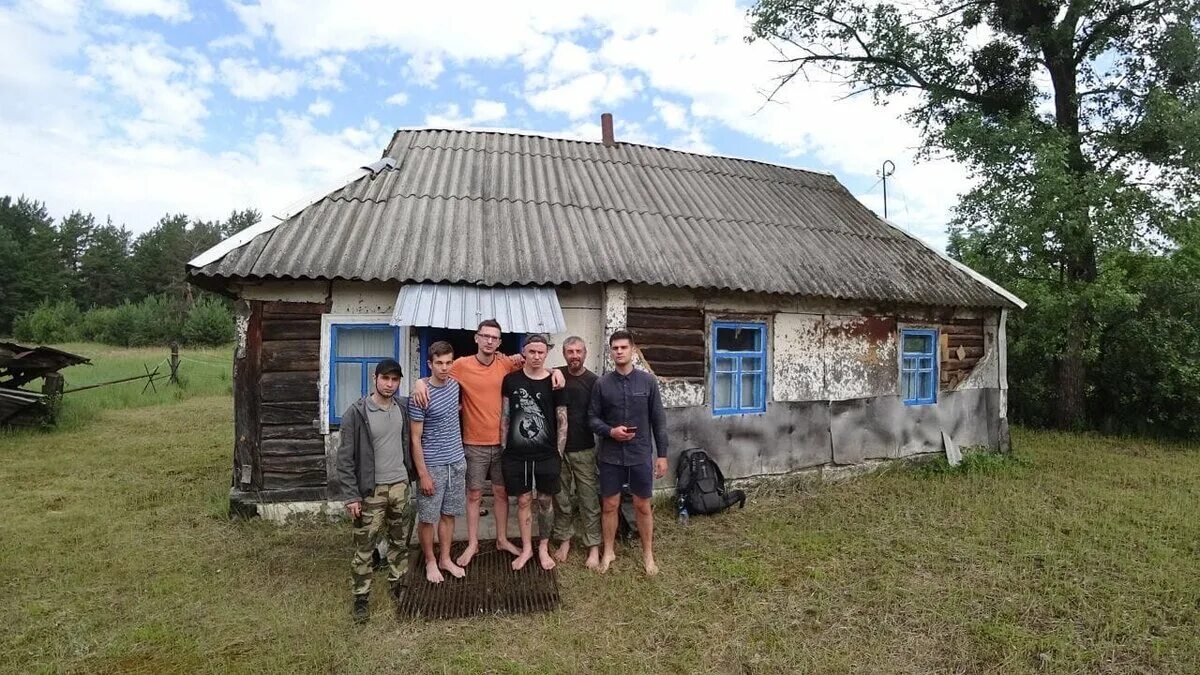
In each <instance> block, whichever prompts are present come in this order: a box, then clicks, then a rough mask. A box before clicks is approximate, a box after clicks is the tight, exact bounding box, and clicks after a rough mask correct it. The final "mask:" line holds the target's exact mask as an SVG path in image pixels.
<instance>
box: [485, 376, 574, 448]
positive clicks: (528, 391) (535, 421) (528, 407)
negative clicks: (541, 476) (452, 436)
mask: <svg viewBox="0 0 1200 675" xmlns="http://www.w3.org/2000/svg"><path fill="white" fill-rule="evenodd" d="M500 393H501V395H502V396H504V397H505V398H507V399H508V438H507V439H506V440H507V444H506V446H505V450H504V452H505V453H506V454H507V455H508V456H510V457H514V458H516V459H523V460H540V459H546V458H548V457H552V456H554V455H557V454H558V447H557V444H558V420H557V417H556V416H555V414H554V409H555V408H556V407H558V406H561V405H566V402H565V400H564V398H563V395H562V390H559V391H555V390H554V386H553V384H552V378H551V377H550V375H549V374H547V375H546V377H544V378H542V379H540V380H533V379H530V378H529V376H528V375H526V374H525V371H524V370H518V371H517V372H515V373H509V374H508V375H505V376H504V383H503V384H502V385H501V388H500ZM569 430H570V429H569V427H568V431H569Z"/></svg>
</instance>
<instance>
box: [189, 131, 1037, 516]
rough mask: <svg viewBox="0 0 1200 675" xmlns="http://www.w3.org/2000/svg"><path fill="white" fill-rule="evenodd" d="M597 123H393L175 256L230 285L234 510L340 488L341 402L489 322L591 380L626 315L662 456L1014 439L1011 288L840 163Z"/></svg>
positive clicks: (514, 345)
mask: <svg viewBox="0 0 1200 675" xmlns="http://www.w3.org/2000/svg"><path fill="white" fill-rule="evenodd" d="M603 122H604V124H603V129H604V133H603V140H602V141H601V142H583V141H575V140H564V139H558V138H549V137H545V136H539V135H532V134H520V133H508V132H493V131H453V130H441V129H412V130H400V131H397V132H396V133H395V135H394V136H393V137H392V141H391V143H390V144H389V145H388V147H387V149H386V150H385V151H384V152H383V157H382V158H381V159H380V160H379V161H377V162H375V163H373V164H371V165H370V166H367V167H364V168H363V169H362V170H361V172H360V173H359V175H357V176H356V177H353V178H352V179H350V180H349V181H348V182H346V183H345V184H344V185H342V186H339V187H337V188H336V189H335V190H333V191H332V192H330V193H328V194H326V195H324V196H323V197H321V198H319V199H317V200H316V201H314V202H312V203H310V204H308V205H306V206H304V207H303V208H300V209H299V210H297V211H296V212H295V213H292V214H288V215H286V217H285V218H283V219H282V220H279V221H277V222H271V223H263V224H260V225H258V226H256V227H254V228H251V229H250V230H247V231H246V232H243V233H240V234H238V235H236V236H234V237H232V238H230V239H229V240H227V241H225V242H223V243H221V244H219V245H218V246H216V247H214V248H213V249H212V250H210V251H208V252H206V253H204V254H203V255H201V256H199V257H197V258H196V259H195V260H193V261H192V262H191V263H190V264H189V278H190V279H191V281H192V283H195V284H196V285H198V286H201V287H204V288H207V289H210V290H214V291H217V292H220V293H224V294H226V295H228V296H230V297H232V298H234V299H235V300H236V306H237V336H238V337H237V347H236V355H235V361H234V399H235V415H234V424H235V429H236V435H235V447H234V459H233V485H232V492H231V500H232V502H233V503H234V505H235V506H236V507H238V508H241V509H243V510H256V511H257V512H259V513H261V514H263V515H268V516H272V515H280V514H283V513H287V512H288V511H289V510H291V509H295V508H299V507H300V506H301V504H299V503H303V505H305V506H314V505H316V504H317V503H324V502H326V501H327V500H329V499H330V498H331V497H336V495H331V494H330V493H329V491H328V487H327V486H328V485H329V484H330V477H331V476H332V474H333V466H334V459H335V454H336V452H337V447H338V422H339V416H340V414H341V413H342V411H343V410H344V409H345V408H346V406H347V405H349V403H350V402H352V401H353V400H355V399H356V398H358V397H360V396H362V395H363V394H364V393H367V392H368V391H369V390H368V387H369V386H370V381H371V378H370V373H372V372H373V371H372V368H373V366H374V363H375V362H376V361H378V360H379V359H381V358H384V357H394V358H396V359H397V360H399V361H400V362H401V363H402V364H405V366H406V372H405V375H406V376H405V383H404V385H405V387H407V386H408V385H410V384H411V382H412V380H413V377H414V376H417V375H420V374H421V373H422V372H423V371H424V369H425V359H424V358H423V357H422V356H421V354H422V353H423V348H424V347H425V346H426V345H428V344H429V343H430V342H431V341H434V340H438V339H448V340H450V341H451V342H452V343H454V344H455V345H456V351H458V353H459V354H469V353H473V352H474V343H473V342H472V340H471V335H472V333H473V331H474V329H475V327H476V325H477V324H478V322H479V321H480V320H482V319H485V318H496V319H498V320H499V321H500V323H501V324H502V325H503V327H504V330H505V347H504V348H505V351H506V352H511V351H514V350H516V349H518V348H519V346H520V338H521V335H522V334H525V333H529V332H534V331H538V332H549V333H551V334H552V335H553V336H554V340H555V342H557V343H558V344H559V345H561V343H562V340H563V338H565V337H567V336H568V335H580V336H582V337H583V338H584V339H586V340H587V342H588V346H589V361H590V363H589V364H588V365H589V367H591V368H592V369H593V370H595V371H597V372H602V371H603V370H604V369H605V365H604V359H605V356H606V353H607V345H606V342H605V340H606V338H607V336H608V334H609V333H610V332H612V331H613V330H616V329H618V328H629V329H630V330H632V331H633V332H634V334H635V335H636V336H637V338H638V344H639V346H640V354H639V359H640V365H641V367H644V368H646V369H647V370H650V371H652V372H653V373H654V374H655V375H656V376H657V377H658V378H659V381H660V382H661V384H662V389H663V394H664V400H665V402H666V404H667V406H668V410H667V416H668V420H669V424H670V435H671V441H672V442H671V450H672V461H673V459H674V456H676V455H677V454H678V452H679V451H681V450H683V449H685V448H688V447H703V448H705V449H707V450H708V451H709V452H710V453H711V454H712V455H713V456H714V457H715V458H716V459H717V461H718V462H720V464H721V465H722V467H723V468H724V469H725V472H726V475H727V476H729V477H731V478H735V477H747V476H757V475H765V474H782V473H787V472H791V471H797V470H801V469H811V468H818V467H819V468H823V469H824V468H837V467H847V466H854V465H862V464H865V463H870V462H873V461H877V460H884V459H893V458H899V457H905V456H909V455H913V454H918V453H930V452H941V451H943V450H944V448H945V447H946V446H947V444H954V445H956V446H984V447H987V448H992V449H1003V448H1006V447H1007V444H1008V427H1007V420H1006V408H1007V400H1006V394H1007V391H1006V387H1007V384H1006V378H1005V316H1006V312H1007V311H1009V310H1011V309H1014V308H1020V307H1023V306H1024V305H1023V303H1022V302H1021V301H1020V300H1019V299H1017V298H1016V297H1015V296H1013V295H1012V294H1010V293H1008V292H1006V291H1005V290H1004V289H1002V288H1000V287H999V286H997V285H996V284H994V283H992V282H990V281H988V280H987V279H985V278H983V277H982V276H980V275H979V274H977V273H975V272H973V271H972V270H970V269H968V268H966V267H965V266H963V265H961V264H960V263H957V262H955V261H952V260H950V259H948V258H947V257H945V256H944V255H942V254H940V253H938V252H937V251H935V250H933V249H931V248H929V247H928V246H926V245H924V244H923V243H921V242H920V241H919V240H918V239H916V238H914V237H912V236H910V235H908V234H907V233H905V232H903V231H902V230H900V229H898V228H897V227H895V226H893V225H891V224H890V223H888V222H886V221H884V220H882V219H880V218H879V217H877V216H876V215H875V214H874V213H872V212H871V211H870V210H868V209H867V208H866V207H864V206H863V205H862V204H861V203H860V202H858V201H857V200H856V199H855V198H854V197H853V196H852V195H851V194H850V192H849V191H848V190H847V189H846V188H845V187H843V186H842V185H841V184H840V183H839V182H838V181H837V179H836V178H834V177H833V176H832V175H829V174H826V173H820V172H814V171H804V170H799V169H793V168H788V167H783V166H776V165H772V164H766V163H763V162H756V161H748V160H742V159H732V158H727V157H716V156H708V155H700V154H695V153H689V152H679V151H675V150H668V149H665V148H658V147H651V146H646V145H638V144H632V143H621V142H617V141H615V140H614V139H613V136H612V121H611V117H609V116H607V115H606V116H605V117H604V119H603ZM552 353H553V354H554V355H555V357H556V358H557V359H558V360H557V361H556V362H555V363H552V364H551V365H555V364H556V363H557V364H560V363H561V362H562V361H561V354H560V352H559V350H558V349H557V348H555V349H553V350H552ZM668 481H669V479H668Z"/></svg>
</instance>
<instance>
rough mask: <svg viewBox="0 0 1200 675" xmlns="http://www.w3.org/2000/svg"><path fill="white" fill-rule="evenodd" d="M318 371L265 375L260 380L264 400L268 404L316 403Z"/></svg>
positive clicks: (317, 396)
mask: <svg viewBox="0 0 1200 675" xmlns="http://www.w3.org/2000/svg"><path fill="white" fill-rule="evenodd" d="M317 379H318V375H317V371H315V370H313V371H305V372H297V373H263V374H262V376H261V378H260V379H259V388H260V389H261V391H262V400H263V402H267V403H280V402H295V401H316V400H317V399H318V398H319V392H318V391H317Z"/></svg>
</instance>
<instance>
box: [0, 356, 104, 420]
mask: <svg viewBox="0 0 1200 675" xmlns="http://www.w3.org/2000/svg"><path fill="white" fill-rule="evenodd" d="M81 363H90V361H88V360H87V359H86V358H84V357H82V356H79V355H78V354H72V353H70V352H64V351H62V350H59V349H54V348H52V347H26V346H24V345H19V344H15V343H12V342H0V426H17V427H32V426H38V425H41V424H46V423H48V422H53V421H54V414H55V410H56V406H57V402H58V398H59V396H61V395H62V391H63V378H62V374H60V373H59V372H58V371H60V370H62V369H63V368H66V367H68V366H75V365H79V364H81ZM37 379H42V381H43V382H42V390H41V391H40V392H38V391H32V390H29V389H23V388H22V387H24V386H25V385H27V384H29V383H31V382H33V381H34V380H37Z"/></svg>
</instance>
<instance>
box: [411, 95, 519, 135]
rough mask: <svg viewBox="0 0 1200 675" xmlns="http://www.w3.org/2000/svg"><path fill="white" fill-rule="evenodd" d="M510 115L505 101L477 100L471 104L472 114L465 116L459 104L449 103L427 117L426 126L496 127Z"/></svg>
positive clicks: (455, 127) (457, 127)
mask: <svg viewBox="0 0 1200 675" xmlns="http://www.w3.org/2000/svg"><path fill="white" fill-rule="evenodd" d="M507 114H508V106H506V105H505V104H504V102H503V101H489V100H486V99H477V100H476V101H475V102H474V103H472V104H471V114H469V115H467V114H464V113H463V111H462V109H461V108H460V107H459V105H458V104H457V103H447V104H445V105H443V106H442V107H441V109H440V110H438V111H437V112H435V113H431V114H429V115H426V116H425V125H426V126H430V127H438V128H449V129H463V128H467V127H473V126H480V125H494V124H495V123H496V122H499V121H501V120H503V119H504V118H505V116H506V115H507Z"/></svg>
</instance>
